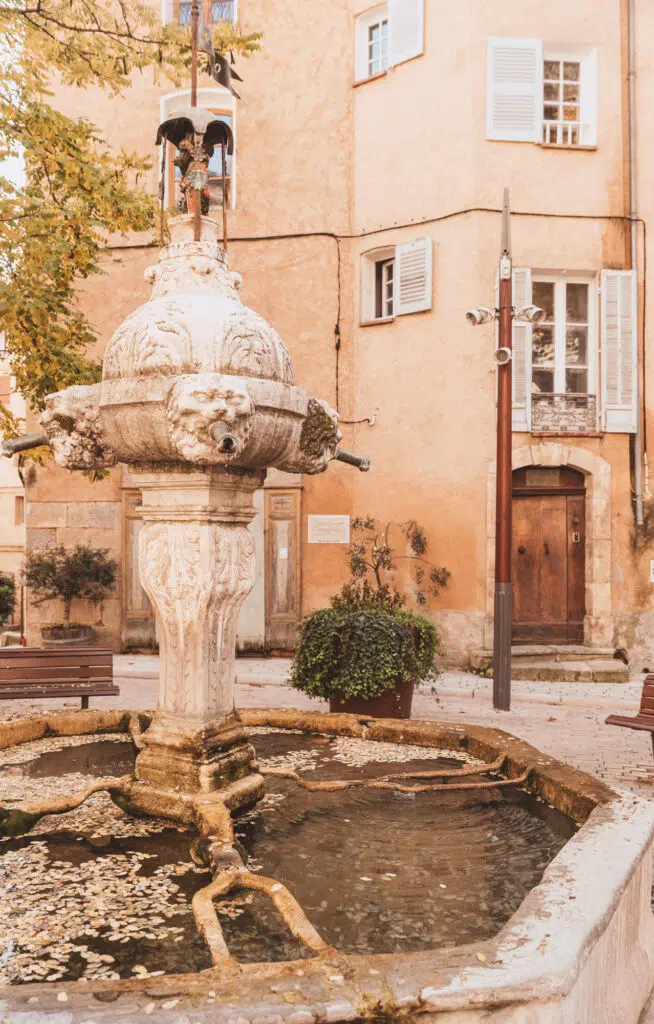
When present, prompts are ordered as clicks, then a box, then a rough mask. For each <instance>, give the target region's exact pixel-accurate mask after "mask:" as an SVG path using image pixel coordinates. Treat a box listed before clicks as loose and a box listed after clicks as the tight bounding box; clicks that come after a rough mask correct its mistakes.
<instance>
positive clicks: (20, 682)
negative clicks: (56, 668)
mask: <svg viewBox="0 0 654 1024" xmlns="http://www.w3.org/2000/svg"><path fill="white" fill-rule="evenodd" d="M113 678H114V677H113V676H112V675H111V673H110V672H105V673H104V674H103V675H101V676H96V677H94V678H93V679H85V678H84V677H83V676H71V675H68V676H62V677H61V679H48V678H47V677H46V678H45V679H34V678H33V677H32V676H20V677H18V678H17V679H0V693H2V692H3V691H4V690H7V689H9V690H10V689H11V688H12V686H43V687H47V686H71V685H72V684H73V683H80V684H83V685H84V686H102V685H103V684H104V683H111V682H113Z"/></svg>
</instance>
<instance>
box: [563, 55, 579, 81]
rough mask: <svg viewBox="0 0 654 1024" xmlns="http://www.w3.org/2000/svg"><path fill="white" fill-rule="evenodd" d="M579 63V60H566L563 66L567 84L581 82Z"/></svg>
mask: <svg viewBox="0 0 654 1024" xmlns="http://www.w3.org/2000/svg"><path fill="white" fill-rule="evenodd" d="M579 67H580V64H579V61H578V60H566V61H565V62H564V64H563V77H564V79H565V80H566V82H578V81H579Z"/></svg>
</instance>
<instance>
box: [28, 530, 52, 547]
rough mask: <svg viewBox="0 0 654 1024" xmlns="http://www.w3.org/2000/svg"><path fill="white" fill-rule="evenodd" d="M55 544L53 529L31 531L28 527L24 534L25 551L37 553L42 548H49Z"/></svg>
mask: <svg viewBox="0 0 654 1024" xmlns="http://www.w3.org/2000/svg"><path fill="white" fill-rule="evenodd" d="M56 543H57V531H56V530H55V529H47V530H33V529H32V528H31V527H28V528H27V530H26V532H25V547H26V550H27V551H39V550H41V549H42V548H51V547H54V545H55V544H56Z"/></svg>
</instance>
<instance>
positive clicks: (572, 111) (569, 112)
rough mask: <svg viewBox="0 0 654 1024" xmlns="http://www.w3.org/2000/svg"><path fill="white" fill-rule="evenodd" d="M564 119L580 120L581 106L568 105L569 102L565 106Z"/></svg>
mask: <svg viewBox="0 0 654 1024" xmlns="http://www.w3.org/2000/svg"><path fill="white" fill-rule="evenodd" d="M563 120H564V121H578V120H579V107H573V106H568V105H567V104H565V105H564V107H563Z"/></svg>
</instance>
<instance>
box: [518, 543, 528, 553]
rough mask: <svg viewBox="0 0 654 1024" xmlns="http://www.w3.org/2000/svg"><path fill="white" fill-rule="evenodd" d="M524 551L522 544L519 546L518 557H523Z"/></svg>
mask: <svg viewBox="0 0 654 1024" xmlns="http://www.w3.org/2000/svg"><path fill="white" fill-rule="evenodd" d="M526 550H527V549H526V547H525V546H524V545H523V544H521V545H520V547H519V548H518V554H519V555H524V553H525V551H526Z"/></svg>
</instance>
